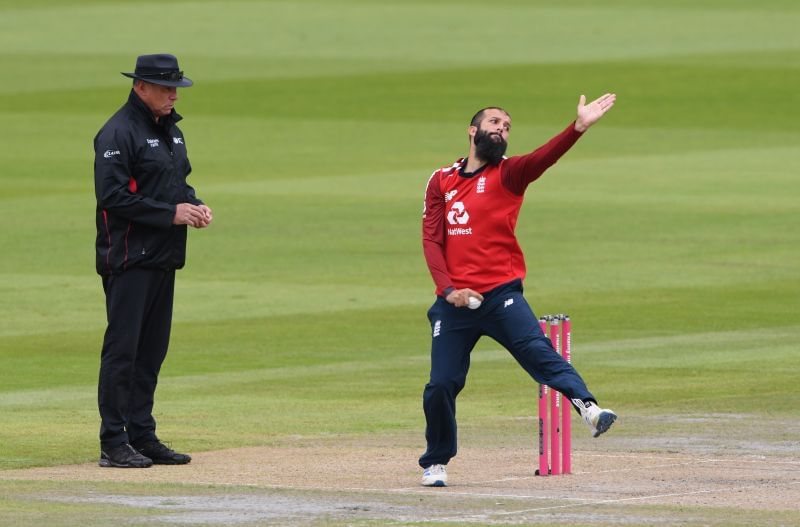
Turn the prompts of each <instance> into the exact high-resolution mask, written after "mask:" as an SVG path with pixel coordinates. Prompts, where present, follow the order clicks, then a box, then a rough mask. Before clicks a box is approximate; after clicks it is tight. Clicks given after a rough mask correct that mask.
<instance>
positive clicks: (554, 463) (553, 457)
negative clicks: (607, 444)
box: [550, 316, 561, 476]
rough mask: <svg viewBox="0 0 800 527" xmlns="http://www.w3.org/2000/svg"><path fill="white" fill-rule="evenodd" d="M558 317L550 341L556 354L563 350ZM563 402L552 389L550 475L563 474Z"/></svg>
mask: <svg viewBox="0 0 800 527" xmlns="http://www.w3.org/2000/svg"><path fill="white" fill-rule="evenodd" d="M558 326H559V319H558V317H557V316H554V317H551V318H550V340H551V341H552V343H553V348H555V350H556V353H559V352H560V350H561V332H560V331H559V327H558ZM560 402H561V393H559V392H558V390H554V389H553V387H552V386H551V387H550V423H551V424H550V474H552V475H554V476H557V475H559V474H561V448H560V447H561V437H560V436H561V420H560V419H559V415H558V413H559V412H558V411H559V406H560V404H559V403H560Z"/></svg>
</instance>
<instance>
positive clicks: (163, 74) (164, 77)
mask: <svg viewBox="0 0 800 527" xmlns="http://www.w3.org/2000/svg"><path fill="white" fill-rule="evenodd" d="M122 74H123V75H125V76H126V77H130V78H132V79H140V80H143V81H145V82H149V83H152V84H160V85H161V86H174V87H176V88H181V87H182V88H186V87H188V86H191V85H192V84H194V83H193V82H192V80H191V79H189V78H187V77H184V76H183V72H182V71H181V70H180V68H178V59H177V58H175V55H167V54H160V55H139V57H138V58H137V59H136V71H134V72H133V73H125V72H122Z"/></svg>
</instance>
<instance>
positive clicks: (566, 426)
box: [561, 315, 572, 474]
mask: <svg viewBox="0 0 800 527" xmlns="http://www.w3.org/2000/svg"><path fill="white" fill-rule="evenodd" d="M571 341H572V323H571V322H570V320H569V315H564V318H563V321H562V322H561V355H562V356H563V357H564V359H565V360H566V361H567V362H569V363H570V364H572V350H571V349H570V348H571V344H572V342H571ZM570 406H571V404H570V403H569V401H567V400H566V399H565V400H564V410H563V413H562V414H561V433H562V440H563V448H562V449H561V450H562V453H561V454H562V459H563V460H562V467H561V469H562V470H561V471H562V473H564V474H572V412H571V410H572V408H570Z"/></svg>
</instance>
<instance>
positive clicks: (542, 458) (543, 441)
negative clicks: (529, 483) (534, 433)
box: [539, 318, 550, 476]
mask: <svg viewBox="0 0 800 527" xmlns="http://www.w3.org/2000/svg"><path fill="white" fill-rule="evenodd" d="M539 327H540V328H541V329H542V333H543V334H545V335H547V321H546V320H545V319H543V318H541V319H539ZM548 455H549V452H548V450H547V386H545V385H544V384H540V385H539V475H540V476H547V475H548V474H549V473H550V469H549V468H548V467H549V465H548V463H547V456H548Z"/></svg>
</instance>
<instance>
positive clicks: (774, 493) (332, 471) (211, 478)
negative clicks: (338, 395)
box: [0, 437, 800, 525]
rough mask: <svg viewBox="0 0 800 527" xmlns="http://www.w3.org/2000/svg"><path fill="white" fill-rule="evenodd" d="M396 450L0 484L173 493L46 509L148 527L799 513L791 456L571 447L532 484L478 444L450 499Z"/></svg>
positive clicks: (294, 449)
mask: <svg viewBox="0 0 800 527" xmlns="http://www.w3.org/2000/svg"><path fill="white" fill-rule="evenodd" d="M404 439H405V440H406V441H405V443H407V444H406V445H404V444H403V443H404ZM407 439H408V438H400V439H399V440H398V438H396V437H393V438H380V437H373V438H370V439H364V438H325V439H319V438H316V439H313V440H311V439H302V438H297V439H296V440H294V441H292V444H284V445H278V446H264V447H252V448H237V449H231V450H222V451H216V452H200V453H196V454H195V456H194V460H193V461H192V463H191V464H189V465H186V466H176V467H165V466H155V467H152V468H149V469H145V470H141V469H140V470H130V469H129V470H121V469H102V468H100V467H98V466H97V465H96V464H95V463H86V464H81V465H74V466H63V467H50V468H34V469H25V470H8V471H2V472H0V479H4V480H11V479H18V480H48V481H59V482H65V481H75V482H120V483H140V484H143V485H146V484H154V483H163V484H170V483H174V484H176V489H175V492H177V493H178V494H176V495H170V496H147V497H142V496H127V495H116V494H111V493H108V494H102V495H99V494H91V495H86V494H76V495H69V496H64V495H63V494H60V495H58V496H51V497H50V498H45V499H54V500H56V501H64V500H66V501H75V502H81V503H87V502H88V503H105V504H113V505H119V506H123V507H124V506H128V505H130V506H132V507H133V506H142V505H146V506H147V507H148V508H149V509H151V510H155V511H162V512H159V513H158V514H157V515H156V516H155V517H154V518H155V519H157V520H158V521H161V522H166V523H192V524H209V525H221V524H245V523H251V522H268V523H272V522H275V523H281V522H286V523H320V522H321V523H328V522H332V523H335V522H338V521H344V522H349V521H355V520H359V521H361V520H363V521H366V522H369V521H380V520H389V519H391V520H394V521H400V522H416V521H427V522H430V521H434V522H437V521H438V522H453V523H465V522H466V523H483V524H494V523H498V524H502V523H520V522H527V523H542V522H543V523H547V522H550V521H559V522H564V521H567V522H578V523H584V524H597V525H606V524H626V523H631V522H633V523H634V524H639V525H644V524H659V523H665V522H666V523H670V521H672V520H670V519H668V518H666V517H661V519H659V516H658V515H656V516H652V515H648V514H643V513H638V514H637V512H636V511H637V510H638V509H637V507H643V506H644V507H676V508H678V509H682V508H690V509H691V510H697V508H700V509H703V508H709V510H711V509H713V510H720V509H731V510H751V511H771V512H772V513H775V511H786V513H787V514H789V515H793V514H797V513H795V512H794V511H795V509H796V503H798V502H800V459H798V457H797V454H795V455H794V457H793V456H791V455H785V454H784V455H772V456H725V455H705V454H698V453H674V454H663V453H630V452H620V451H619V449H620V447H623V446H624V442H621V441H616V442H612V443H610V444H609V446H612V445H613V446H614V447H615V448H614V449H611V450H610V451H596V450H586V449H584V448H578V447H580V445H581V442H580V441H579V442H578V443H579V444H578V445H577V446H578V447H576V451H575V452H574V455H573V459H574V460H573V466H574V473H573V474H572V475H569V476H564V477H548V478H542V477H537V476H535V475H534V469H535V468H536V467H535V466H534V462H535V461H534V459H533V455H532V451H531V448H530V447H529V446H525V447H509V446H502V447H499V446H491V445H490V444H484V445H483V446H481V447H474V446H473V447H466V448H463V449H462V450H461V451H460V452H459V455H458V457H457V458H455V459H454V460H452V461H451V463H450V465H449V466H448V475H449V478H450V486H449V487H447V488H444V489H427V488H423V487H421V486H419V477H420V469H419V467H418V466H417V464H416V458H417V456H418V455H419V453H420V452H419V447H418V445H415V443H416V442H418V440H416V439H414V440H413V441H411V440H407ZM481 442H483V441H481ZM614 450H616V451H614ZM177 485H192V486H210V487H208V489H207V490H206V491H203V492H205V495H204V496H202V497H197V496H196V495H189V494H190V493H186V495H180V492H179V487H178V486H177ZM193 488H194V487H193ZM211 489H214V490H211ZM142 500H145V502H143V501H142ZM601 509H602V511H605V512H602V513H601V512H599V511H600V510H601ZM621 511H626V512H625V513H624V514H622V513H621ZM791 517H792V518H794V516H791ZM154 521H155V520H154Z"/></svg>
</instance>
